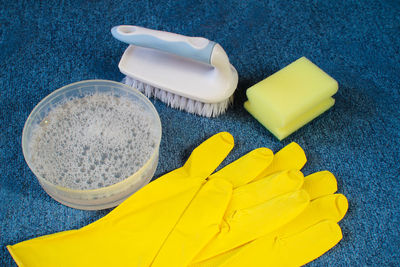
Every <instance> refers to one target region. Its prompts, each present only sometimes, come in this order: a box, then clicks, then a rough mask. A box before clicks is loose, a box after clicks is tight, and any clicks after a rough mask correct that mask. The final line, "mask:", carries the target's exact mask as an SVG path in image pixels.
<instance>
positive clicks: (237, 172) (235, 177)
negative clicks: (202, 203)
mask: <svg viewBox="0 0 400 267" xmlns="http://www.w3.org/2000/svg"><path fill="white" fill-rule="evenodd" d="M273 157H274V154H273V153H272V151H271V150H270V149H268V148H265V147H261V148H258V149H255V150H253V151H251V152H249V153H247V154H246V155H244V156H243V157H241V158H239V159H237V160H236V161H234V162H232V163H231V164H229V165H227V166H225V167H224V168H222V169H221V170H219V171H218V172H216V173H214V174H212V175H211V176H210V177H209V179H215V178H220V179H225V180H228V181H230V182H231V183H232V184H233V187H234V188H236V187H238V186H241V185H244V184H247V183H248V182H250V181H251V180H253V179H254V178H255V177H257V176H258V175H260V173H261V172H263V171H264V170H265V169H266V168H267V167H268V165H269V164H270V163H271V162H272V159H273Z"/></svg>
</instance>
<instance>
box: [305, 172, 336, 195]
mask: <svg viewBox="0 0 400 267" xmlns="http://www.w3.org/2000/svg"><path fill="white" fill-rule="evenodd" d="M303 189H304V190H306V191H307V193H308V194H309V195H310V198H311V199H315V198H318V197H321V196H326V195H330V194H333V193H335V192H336V191H337V181H336V178H335V176H334V175H333V174H332V173H331V172H329V171H321V172H316V173H313V174H310V175H307V176H306V177H305V178H304V184H303Z"/></svg>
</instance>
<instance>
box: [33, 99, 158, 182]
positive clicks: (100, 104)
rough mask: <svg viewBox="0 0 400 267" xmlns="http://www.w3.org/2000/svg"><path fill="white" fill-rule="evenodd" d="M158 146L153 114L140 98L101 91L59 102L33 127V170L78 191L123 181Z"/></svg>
mask: <svg viewBox="0 0 400 267" xmlns="http://www.w3.org/2000/svg"><path fill="white" fill-rule="evenodd" d="M155 149H157V127H156V126H155V122H154V118H152V116H151V114H149V112H148V111H146V110H145V109H144V107H142V106H141V105H140V104H139V103H136V102H135V100H132V99H129V98H128V97H116V96H112V95H110V94H106V93H96V94H93V95H88V96H85V97H83V98H75V99H70V100H68V101H67V100H66V101H65V102H64V103H61V104H59V105H57V106H56V107H54V108H53V109H52V110H51V111H50V112H49V114H48V115H47V117H46V118H44V119H43V120H42V121H41V123H40V125H39V126H38V127H36V128H35V129H34V130H33V133H32V138H31V141H30V151H31V155H30V156H31V163H32V164H31V165H32V168H33V169H34V172H35V173H36V174H37V175H39V176H40V177H42V178H44V179H45V180H47V181H49V182H50V183H52V184H55V185H59V186H62V187H66V188H70V189H78V190H87V189H96V188H101V187H105V186H109V185H112V184H115V183H117V182H120V181H122V180H124V179H126V178H127V177H129V176H130V175H132V174H134V173H135V172H137V171H138V170H139V169H140V168H141V167H142V166H143V165H144V164H145V163H146V162H147V161H148V160H149V159H150V157H151V156H152V154H153V153H154V151H155Z"/></svg>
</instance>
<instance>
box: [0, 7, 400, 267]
mask: <svg viewBox="0 0 400 267" xmlns="http://www.w3.org/2000/svg"><path fill="white" fill-rule="evenodd" d="M60 2H62V4H60V3H58V1H5V0H3V1H1V5H0V60H1V61H0V62H1V63H0V73H1V75H0V101H1V102H0V104H1V107H2V108H1V110H0V125H1V126H0V127H1V131H0V162H1V165H0V175H1V178H0V266H13V264H14V263H13V261H12V258H11V257H10V255H9V254H8V252H7V251H6V248H5V245H7V244H14V243H16V242H20V241H23V240H26V239H29V238H33V237H37V236H41V235H44V234H50V233H54V232H58V231H62V230H67V229H73V228H77V227H81V226H84V225H86V224H88V223H90V222H93V221H95V220H96V219H98V218H100V217H102V216H104V215H105V214H107V212H109V210H103V211H81V210H75V209H72V208H68V207H65V206H63V205H61V204H59V203H57V202H56V201H54V200H53V199H51V198H50V197H49V196H48V195H47V194H46V193H45V192H44V191H43V190H42V188H41V187H40V185H39V184H38V182H37V180H36V178H35V176H34V175H33V174H32V172H31V171H30V170H29V168H28V166H27V165H26V163H25V161H24V158H23V155H22V150H21V134H22V129H23V126H24V122H25V120H26V118H27V117H28V115H29V113H30V111H31V110H32V109H33V108H34V106H35V105H36V104H37V103H38V102H39V101H40V100H41V99H42V98H44V97H45V96H46V95H48V94H49V93H51V92H52V91H54V90H55V89H57V88H60V87H61V86H63V85H66V84H69V83H72V82H76V81H80V80H85V79H109V80H115V81H120V80H121V79H122V78H123V75H122V74H121V73H120V72H119V70H118V67H117V65H118V62H119V59H120V57H121V55H122V53H123V51H124V49H125V48H126V45H125V44H123V43H121V42H118V41H116V40H114V39H113V38H112V36H111V34H110V29H111V27H112V26H115V25H119V24H136V25H141V26H144V27H149V28H153V29H159V30H166V31H171V32H177V33H181V34H185V35H191V36H204V37H206V38H208V39H210V40H214V41H217V42H219V43H220V44H221V45H222V46H223V47H224V48H225V50H226V51H227V53H228V55H229V57H230V59H231V62H232V64H233V65H234V66H235V67H236V68H237V70H238V73H239V86H238V90H237V92H236V94H235V97H236V100H235V103H234V106H233V108H231V109H230V110H229V111H228V112H227V113H226V114H225V115H223V116H221V117H218V118H215V119H207V118H200V117H197V116H194V115H190V114H187V113H183V112H179V111H177V110H173V109H170V108H168V107H166V106H165V105H164V104H163V103H161V102H159V101H156V100H152V102H153V103H154V105H155V107H156V109H157V110H158V112H159V114H160V117H161V121H162V126H163V137H162V143H161V148H160V149H161V154H160V163H159V166H158V169H157V172H156V177H157V176H159V175H161V174H163V173H165V172H167V171H169V170H172V169H174V168H177V167H178V166H181V165H182V163H183V162H184V159H185V158H186V157H187V156H188V154H189V152H190V151H191V149H193V148H194V147H195V146H196V145H198V144H199V143H200V142H201V141H203V140H205V139H206V138H207V137H209V136H211V135H212V134H214V133H217V132H220V131H229V132H231V133H232V134H233V136H234V137H235V141H236V147H235V148H234V150H233V151H232V153H231V154H230V156H229V158H228V159H227V161H226V162H230V161H232V160H234V159H236V158H238V157H239V156H240V155H243V154H244V153H245V152H248V151H250V150H252V149H254V148H257V147H260V146H266V147H269V148H271V149H272V150H274V151H277V150H278V149H280V148H282V147H283V146H284V145H286V144H288V143H289V142H292V141H296V142H298V143H299V144H300V145H301V146H302V147H303V148H304V149H305V151H306V152H307V156H308V159H309V161H308V163H307V165H306V167H305V169H304V172H305V174H309V173H312V172H315V171H319V170H325V169H328V170H330V171H331V172H333V173H334V174H335V176H336V177H337V179H338V184H339V190H340V192H342V193H344V194H345V195H346V196H347V197H348V199H349V202H350V208H349V212H348V213H347V215H346V217H345V218H344V220H343V221H342V222H341V223H340V225H341V227H342V229H343V233H344V237H343V240H342V241H341V242H340V243H339V244H338V245H337V246H336V247H334V248H333V249H332V250H331V251H329V252H328V253H326V254H325V255H323V256H322V257H320V258H319V259H317V260H315V261H314V262H312V263H310V264H309V266H398V265H399V262H400V232H399V224H400V213H399V212H400V193H399V192H400V182H399V176H400V169H399V158H400V153H399V151H400V150H399V146H400V134H399V132H400V113H399V104H400V101H399V100H400V99H399V96H400V82H399V81H400V76H399V73H400V64H399V62H400V16H399V14H400V5H399V2H398V1H383V0H381V1H379V0H374V1H373V0H363V1H344V0H341V1H291V3H289V2H288V1H277V0H276V1H253V0H250V1H241V0H236V1H234V0H226V1H208V0H206V1H193V0H192V1H166V2H165V3H159V1H145V0H140V1H125V0H122V1H105V0H102V1H101V0H100V1H60ZM301 56H306V57H308V58H309V59H310V60H311V61H313V62H314V63H315V64H317V65H318V66H319V67H321V68H322V69H323V70H325V71H326V72H327V73H329V74H330V75H331V76H332V77H334V78H335V79H336V80H337V81H338V82H339V92H338V93H337V94H336V96H335V98H336V104H335V106H334V107H333V108H332V109H331V110H329V111H328V112H326V113H325V114H323V115H322V116H320V117H319V118H317V119H315V120H314V121H313V122H311V123H310V124H308V125H307V126H305V127H303V128H302V129H300V130H299V131H297V132H296V133H295V134H293V135H291V136H290V137H288V138H287V139H285V140H284V141H283V142H279V141H278V140H276V139H275V138H274V137H273V136H272V135H271V134H270V133H269V132H268V131H267V130H266V129H265V128H263V127H262V126H261V125H260V124H259V123H257V122H256V120H255V119H253V118H252V117H251V116H250V115H249V114H248V113H247V112H246V111H245V110H244V108H243V102H244V101H245V90H246V89H247V88H248V87H249V86H251V85H253V84H255V83H257V82H258V81H260V80H262V79H263V78H265V77H267V76H269V75H271V74H272V73H274V72H276V71H277V70H279V69H281V68H282V67H284V66H286V65H287V64H289V63H291V62H292V61H294V60H296V59H297V58H299V57H301ZM177 78H179V77H177ZM224 164H226V163H224Z"/></svg>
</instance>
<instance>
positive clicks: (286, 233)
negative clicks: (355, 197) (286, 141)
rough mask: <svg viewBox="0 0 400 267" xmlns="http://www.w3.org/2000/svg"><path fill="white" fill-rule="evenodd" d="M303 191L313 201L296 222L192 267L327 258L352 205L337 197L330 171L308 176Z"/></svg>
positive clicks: (278, 263) (288, 263) (264, 264)
mask: <svg viewBox="0 0 400 267" xmlns="http://www.w3.org/2000/svg"><path fill="white" fill-rule="evenodd" d="M303 189H304V190H306V191H307V192H308V194H309V195H310V196H311V198H312V201H311V202H310V205H309V206H307V208H306V209H305V210H304V211H303V212H302V213H301V214H300V215H299V216H298V217H296V218H295V219H294V220H292V221H291V222H289V223H288V224H286V225H284V226H283V227H281V228H280V229H278V230H276V231H274V232H272V233H270V234H268V235H265V236H263V237H261V238H258V239H256V240H254V241H253V242H250V243H248V244H245V245H243V246H240V247H237V248H234V249H232V250H230V251H227V252H225V253H222V254H219V255H216V256H214V257H210V258H208V259H206V260H203V261H201V262H197V263H193V264H192V265H190V267H216V266H218V267H228V266H229V267H236V266H237V267H239V266H252V267H253V266H254V267H257V266H260V267H261V266H262V267H268V266H271V267H272V266H274V267H275V266H301V265H304V264H306V263H308V262H310V261H312V260H314V259H315V258H317V257H319V256H321V255H322V254H324V253H325V252H326V251H328V250H329V249H331V248H332V247H333V246H334V245H336V244H337V243H338V242H339V241H340V240H341V238H342V234H341V230H340V227H339V226H338V224H337V222H338V221H340V220H341V219H342V218H343V216H344V215H345V214H346V212H347V208H348V202H347V199H346V197H345V196H343V195H341V194H334V193H335V192H336V190H337V184H336V179H335V177H334V176H333V175H332V174H331V173H330V172H327V171H323V172H318V173H315V174H312V175H309V176H307V177H306V178H305V179H304V184H303ZM233 198H234V197H233ZM203 255H204V251H203ZM205 257H206V255H205ZM203 258H204V257H203ZM197 259H199V257H198V258H197ZM193 262H196V260H194V261H193Z"/></svg>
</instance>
